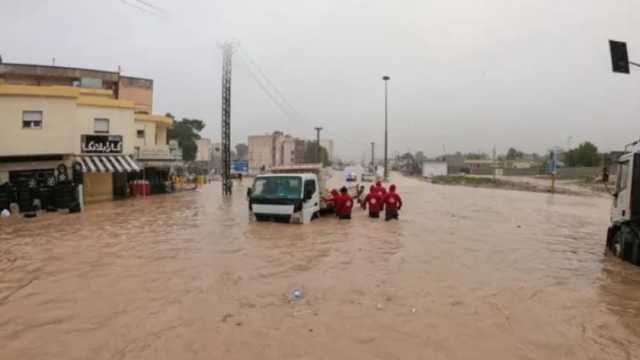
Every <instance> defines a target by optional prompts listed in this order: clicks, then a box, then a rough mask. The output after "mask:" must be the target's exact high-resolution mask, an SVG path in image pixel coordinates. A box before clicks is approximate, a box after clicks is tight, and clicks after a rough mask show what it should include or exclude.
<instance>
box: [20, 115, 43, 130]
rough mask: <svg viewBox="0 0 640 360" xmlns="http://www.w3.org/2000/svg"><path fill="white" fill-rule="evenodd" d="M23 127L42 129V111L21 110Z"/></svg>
mask: <svg viewBox="0 0 640 360" xmlns="http://www.w3.org/2000/svg"><path fill="white" fill-rule="evenodd" d="M22 128H23V129H42V111H23V112H22Z"/></svg>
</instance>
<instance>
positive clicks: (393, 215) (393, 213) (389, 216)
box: [384, 207, 399, 221]
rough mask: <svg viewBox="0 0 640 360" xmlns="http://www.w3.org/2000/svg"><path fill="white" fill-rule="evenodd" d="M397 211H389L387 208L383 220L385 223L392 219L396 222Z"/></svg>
mask: <svg viewBox="0 0 640 360" xmlns="http://www.w3.org/2000/svg"><path fill="white" fill-rule="evenodd" d="M398 217H399V215H398V209H389V207H387V209H386V210H385V211H384V219H385V221H389V220H392V219H396V220H398Z"/></svg>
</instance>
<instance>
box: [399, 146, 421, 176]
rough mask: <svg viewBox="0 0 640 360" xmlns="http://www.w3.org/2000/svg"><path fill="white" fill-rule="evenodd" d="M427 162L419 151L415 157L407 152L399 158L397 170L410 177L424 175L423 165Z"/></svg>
mask: <svg viewBox="0 0 640 360" xmlns="http://www.w3.org/2000/svg"><path fill="white" fill-rule="evenodd" d="M424 160H426V157H425V156H424V154H423V153H422V152H421V151H419V152H417V153H416V154H415V155H414V154H412V153H410V152H406V153H404V154H402V155H400V156H398V158H397V168H398V170H400V171H402V172H403V173H405V174H408V175H419V174H421V173H422V163H423V162H424Z"/></svg>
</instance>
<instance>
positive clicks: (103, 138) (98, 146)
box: [80, 135, 122, 154]
mask: <svg viewBox="0 0 640 360" xmlns="http://www.w3.org/2000/svg"><path fill="white" fill-rule="evenodd" d="M80 148H81V150H82V152H83V153H87V154H121V153H122V136H120V135H82V140H81V142H80Z"/></svg>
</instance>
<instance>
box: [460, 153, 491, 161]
mask: <svg viewBox="0 0 640 360" xmlns="http://www.w3.org/2000/svg"><path fill="white" fill-rule="evenodd" d="M464 157H465V159H467V160H487V159H489V156H488V155H487V154H485V153H477V154H476V153H468V154H465V156H464Z"/></svg>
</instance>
